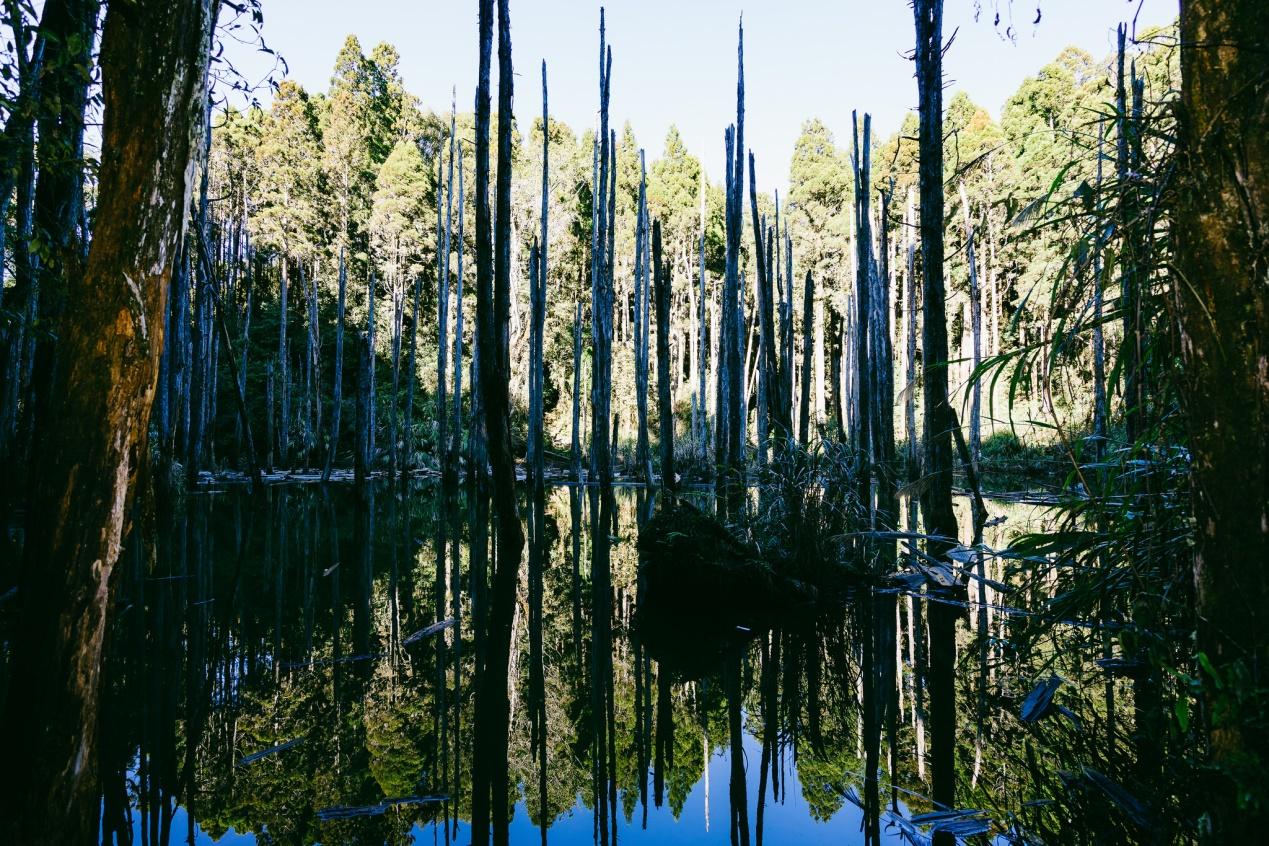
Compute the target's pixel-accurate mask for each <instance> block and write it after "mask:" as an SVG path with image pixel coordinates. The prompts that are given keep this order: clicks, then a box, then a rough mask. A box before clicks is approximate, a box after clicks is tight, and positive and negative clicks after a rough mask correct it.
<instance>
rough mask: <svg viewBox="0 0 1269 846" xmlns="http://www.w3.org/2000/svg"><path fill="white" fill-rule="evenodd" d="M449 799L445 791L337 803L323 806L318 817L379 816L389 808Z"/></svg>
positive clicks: (349, 817) (328, 819)
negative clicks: (369, 802) (372, 801)
mask: <svg viewBox="0 0 1269 846" xmlns="http://www.w3.org/2000/svg"><path fill="white" fill-rule="evenodd" d="M448 800H449V796H448V795H447V794H444V793H431V794H428V795H426V796H398V797H397V798H395V799H384V800H383V801H382V802H379V803H377V804H374V805H336V806H334V807H332V808H322V809H321V810H320V811H318V812H317V818H318V819H319V820H321V821H322V822H330V821H331V820H347V819H353V818H355V817H377V816H380V815H381V814H383V813H386V812H387V810H388V809H389V808H395V807H398V806H401V805H431V804H434V803H436V802H446V801H448Z"/></svg>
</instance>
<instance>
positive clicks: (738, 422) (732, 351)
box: [719, 21, 746, 474]
mask: <svg viewBox="0 0 1269 846" xmlns="http://www.w3.org/2000/svg"><path fill="white" fill-rule="evenodd" d="M737 33H738V34H737V46H736V125H735V127H734V129H733V130H732V132H730V133H729V134H728V139H729V141H730V142H731V143H729V144H728V145H727V153H728V159H729V166H730V171H731V178H730V180H729V181H728V185H729V189H730V190H729V197H728V205H727V209H728V212H727V278H726V283H725V285H724V290H723V306H722V307H723V321H724V323H723V343H722V350H723V355H725V356H726V358H727V361H726V365H725V367H724V368H723V373H724V375H725V377H726V382H727V385H726V394H725V396H724V399H725V400H726V402H725V403H724V404H723V409H722V410H721V414H722V415H725V416H726V418H727V423H726V428H725V429H723V430H722V432H721V434H722V435H724V436H725V441H724V439H723V438H721V437H720V438H719V443H720V444H723V443H725V444H726V464H727V466H728V469H729V470H730V471H731V473H733V474H738V473H740V472H741V471H742V470H743V465H744V440H743V439H744V428H745V416H746V415H745V409H744V404H743V403H744V399H743V395H744V389H745V384H744V375H745V374H744V359H743V347H744V342H745V339H744V330H745V326H744V319H743V315H744V310H743V305H742V304H743V300H744V288H743V285H742V283H741V280H740V239H741V237H742V233H741V227H742V224H743V217H744V205H743V199H742V198H743V197H744V185H745V28H744V23H743V21H742V22H741V24H740V25H739V27H738V29H737ZM733 153H734V156H735V159H734V161H732V159H731V157H732V155H733Z"/></svg>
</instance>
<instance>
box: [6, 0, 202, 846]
mask: <svg viewBox="0 0 1269 846" xmlns="http://www.w3.org/2000/svg"><path fill="white" fill-rule="evenodd" d="M215 5H216V4H215V3H214V2H211V0H181V2H171V0H163V2H158V0H137V2H135V3H133V4H130V5H127V6H115V5H112V6H111V8H110V12H109V14H108V15H107V16H106V21H105V29H104V35H103V40H102V45H101V69H102V93H103V99H104V119H105V122H104V125H103V128H102V158H101V168H100V171H99V176H98V187H99V195H98V196H99V202H98V205H97V214H96V226H95V229H94V233H93V241H92V246H91V249H90V251H89V255H88V259H87V263H86V267H85V271H84V273H83V275H82V276H72V277H70V278H69V279H68V283H69V285H70V288H69V291H68V294H69V296H70V297H72V298H73V301H74V302H75V303H76V304H77V306H76V308H74V309H70V310H68V311H67V312H66V314H65V317H64V320H63V321H62V322H61V323H60V325H59V327H58V328H59V329H60V331H59V337H60V340H59V344H61V351H60V356H61V360H62V361H63V362H64V363H65V366H64V367H63V368H61V372H60V373H59V376H58V378H57V379H56V380H55V382H54V383H53V384H52V385H51V390H50V394H49V399H50V407H51V408H56V409H57V413H56V414H53V415H49V417H48V418H47V419H46V420H45V421H44V422H43V425H42V427H41V429H42V432H41V444H40V449H39V450H38V452H37V455H38V456H39V462H40V467H39V471H38V472H37V473H36V474H35V475H34V479H35V487H34V490H33V492H32V500H31V504H32V507H31V508H30V510H29V515H30V525H29V526H28V530H27V534H26V544H25V549H24V558H23V568H22V574H21V584H20V590H19V596H20V597H21V601H22V609H21V614H22V624H21V626H20V627H19V628H18V632H19V635H18V640H17V642H16V643H15V645H14V659H15V664H14V668H13V670H14V675H13V684H15V685H20V687H17V688H15V689H19V690H21V691H22V695H21V696H10V697H9V698H8V702H7V706H6V707H7V713H6V715H5V716H6V720H5V725H8V726H21V727H22V730H20V731H12V732H7V733H6V736H5V738H4V740H3V743H4V753H5V755H4V758H5V760H8V761H24V762H26V765H25V766H23V767H21V768H16V767H7V768H5V769H6V774H5V776H4V778H5V780H6V781H7V782H8V783H7V784H6V785H5V789H4V791H3V798H2V799H0V801H2V802H3V803H4V813H2V814H0V820H3V821H4V822H3V823H0V826H2V827H3V828H4V829H6V830H7V831H6V832H5V833H6V834H7V835H8V836H7V837H6V838H4V839H6V840H7V842H11V843H19V844H21V843H49V842H56V843H87V842H90V841H92V840H94V839H95V838H96V837H97V836H98V825H97V816H98V809H99V803H100V796H101V794H100V792H99V791H98V786H97V773H98V769H97V761H96V739H97V731H96V727H97V710H98V709H97V698H98V680H99V677H100V665H101V649H102V639H103V635H104V633H105V629H106V624H107V615H108V613H109V610H110V608H111V605H112V597H111V591H110V584H111V578H110V577H111V573H112V570H113V569H114V566H115V563H116V562H117V561H118V558H119V548H120V545H121V543H122V540H123V536H124V534H125V530H126V528H127V525H126V523H127V517H128V515H129V514H131V513H132V492H133V488H134V485H135V483H136V481H137V478H138V473H139V472H140V471H141V470H142V468H143V466H144V462H145V457H146V455H147V454H148V447H147V443H146V440H147V428H148V418H149V412H150V405H151V401H152V399H153V397H154V389H155V380H156V378H157V374H158V363H159V356H160V354H161V352H162V349H163V342H164V338H163V330H162V327H163V312H164V308H165V306H166V298H167V295H168V290H169V287H168V283H169V277H170V275H171V273H172V264H171V257H172V256H174V255H177V253H178V246H179V244H180V241H181V239H182V237H183V236H184V233H185V223H186V214H187V208H186V198H187V197H188V196H190V193H191V191H192V190H193V188H194V186H193V185H192V184H190V182H189V180H190V175H191V174H193V173H196V172H197V170H196V168H195V167H191V164H192V163H194V162H197V161H198V159H199V158H200V157H201V155H202V153H203V149H202V145H203V138H204V136H203V132H202V129H203V111H204V106H205V103H206V96H207V64H208V56H209V54H210V47H211V32H212V22H213V20H214V18H215Z"/></svg>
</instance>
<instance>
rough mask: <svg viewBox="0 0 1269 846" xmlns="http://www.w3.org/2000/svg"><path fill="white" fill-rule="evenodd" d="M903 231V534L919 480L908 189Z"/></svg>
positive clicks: (913, 521)
mask: <svg viewBox="0 0 1269 846" xmlns="http://www.w3.org/2000/svg"><path fill="white" fill-rule="evenodd" d="M903 220H904V230H905V232H906V234H905V237H904V241H905V250H906V252H907V257H908V264H907V279H906V282H907V285H906V288H905V290H906V295H905V298H904V305H903V317H904V322H905V324H906V334H907V354H906V355H905V356H904V363H905V365H906V368H907V370H906V373H905V374H904V378H905V380H906V381H907V386H906V387H905V388H904V389H903V395H904V401H903V421H904V439H905V440H906V441H907V451H908V454H907V465H908V468H907V469H908V473H907V478H906V481H907V484H908V489H909V491H910V492H909V494H908V522H907V531H909V532H915V531H916V525H917V495H916V494H915V493H914V492H912V491H914V490H915V487H914V486H915V484H916V482H917V480H918V479H920V478H921V450H920V448H919V446H918V444H917V426H916V389H917V386H916V378H917V376H916V374H917V369H916V353H917V319H916V316H917V295H916V208H915V205H914V203H913V197H912V189H911V188H909V189H908V203H907V208H906V209H905V210H904V214H903Z"/></svg>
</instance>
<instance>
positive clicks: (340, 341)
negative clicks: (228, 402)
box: [242, 248, 348, 482]
mask: <svg viewBox="0 0 1269 846" xmlns="http://www.w3.org/2000/svg"><path fill="white" fill-rule="evenodd" d="M347 284H348V271H347V268H346V267H345V266H344V251H343V249H342V248H341V249H340V251H339V300H338V304H337V305H336V307H335V385H334V395H333V396H332V397H331V408H330V447H329V449H328V450H327V452H326V468H325V469H324V470H323V471H322V481H323V482H328V481H330V474H331V469H332V468H333V467H334V466H335V452H336V451H337V450H338V449H339V416H340V410H341V409H342V407H343V403H344V293H345V289H346V288H347ZM243 347H244V348H243V353H242V355H243V362H244V367H243V370H244V372H245V370H246V367H245V362H246V357H247V352H246V345H245V344H244V345H243Z"/></svg>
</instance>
